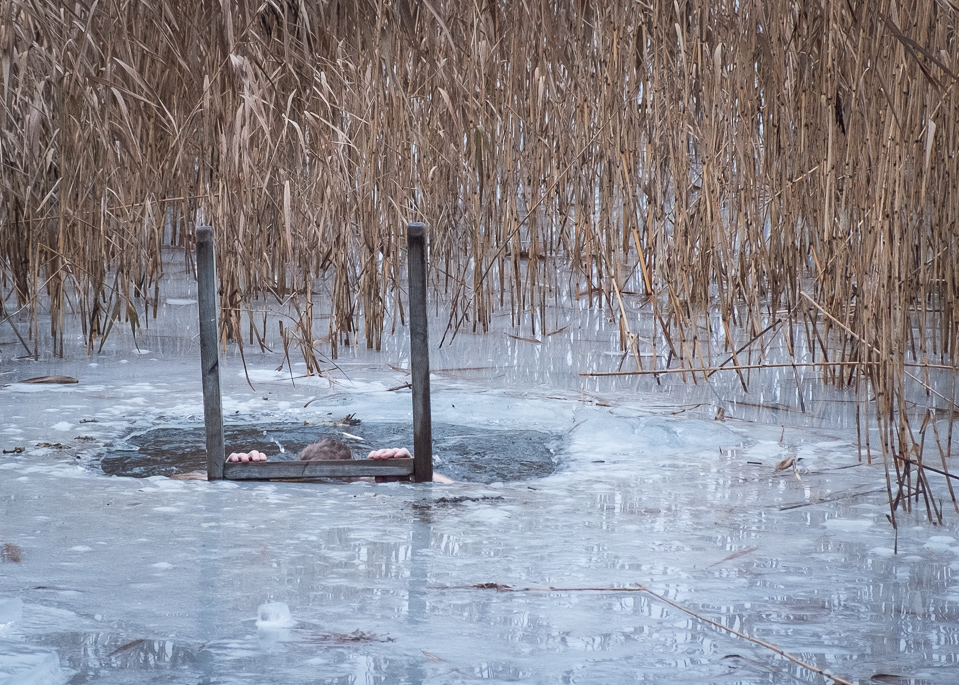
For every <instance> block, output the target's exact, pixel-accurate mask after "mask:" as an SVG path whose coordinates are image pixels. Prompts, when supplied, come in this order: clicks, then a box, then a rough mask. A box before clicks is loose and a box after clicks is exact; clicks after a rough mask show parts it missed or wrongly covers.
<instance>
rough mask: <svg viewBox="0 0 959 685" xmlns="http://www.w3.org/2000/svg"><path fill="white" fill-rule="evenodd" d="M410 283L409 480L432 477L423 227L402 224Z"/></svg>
mask: <svg viewBox="0 0 959 685" xmlns="http://www.w3.org/2000/svg"><path fill="white" fill-rule="evenodd" d="M406 243H407V246H408V248H409V251H408V266H409V286H410V376H411V381H412V384H413V462H414V466H413V480H415V481H416V482H417V483H421V482H423V481H432V480H433V425H432V417H431V411H430V350H429V323H428V320H427V313H426V230H425V227H424V226H423V224H421V223H411V224H409V225H408V226H407V227H406Z"/></svg>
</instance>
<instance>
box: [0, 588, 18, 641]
mask: <svg viewBox="0 0 959 685" xmlns="http://www.w3.org/2000/svg"><path fill="white" fill-rule="evenodd" d="M22 617H23V600H22V599H20V598H18V597H0V631H3V630H5V629H6V628H8V627H9V626H10V624H12V623H15V622H16V621H19V620H20V619H21V618H22ZM0 634H2V633H0Z"/></svg>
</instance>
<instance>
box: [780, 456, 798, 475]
mask: <svg viewBox="0 0 959 685" xmlns="http://www.w3.org/2000/svg"><path fill="white" fill-rule="evenodd" d="M795 463H796V457H794V456H793V455H791V454H790V455H789V456H788V457H786V458H785V459H783V460H782V461H781V462H779V463H778V464H777V465H776V473H779V472H780V471H785V470H786V469H788V468H791V467H792V465H793V464H795Z"/></svg>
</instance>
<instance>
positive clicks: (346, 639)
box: [308, 630, 393, 644]
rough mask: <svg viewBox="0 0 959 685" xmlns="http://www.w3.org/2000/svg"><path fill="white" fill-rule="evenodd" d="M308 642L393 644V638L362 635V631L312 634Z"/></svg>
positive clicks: (374, 634) (369, 634)
mask: <svg viewBox="0 0 959 685" xmlns="http://www.w3.org/2000/svg"><path fill="white" fill-rule="evenodd" d="M308 642H313V643H323V642H333V643H336V644H347V643H350V642H393V638H391V637H380V636H379V635H377V634H376V633H364V632H363V631H362V630H354V631H353V632H352V633H314V634H313V635H311V636H310V638H309V640H308Z"/></svg>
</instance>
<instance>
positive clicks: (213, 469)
mask: <svg viewBox="0 0 959 685" xmlns="http://www.w3.org/2000/svg"><path fill="white" fill-rule="evenodd" d="M196 280H197V303H198V304H199V309H200V366H201V368H202V374H203V420H204V423H205V424H206V473H207V478H209V479H210V480H220V479H222V478H223V460H224V458H225V457H226V454H225V453H224V450H223V411H222V408H221V403H220V359H219V354H218V353H217V344H218V342H219V339H220V334H219V330H220V327H219V325H218V318H217V306H216V299H217V294H216V289H217V288H216V253H215V249H214V243H213V228H212V227H210V226H198V227H197V229H196Z"/></svg>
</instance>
